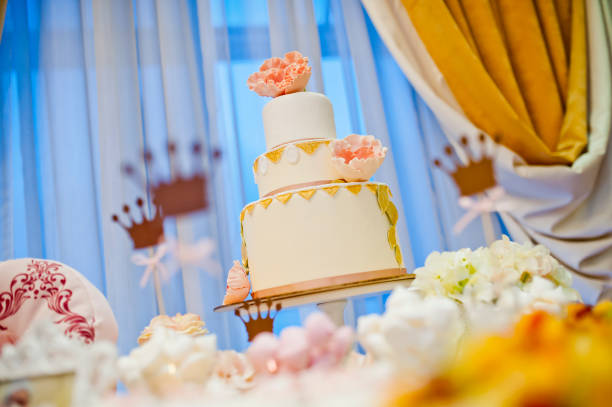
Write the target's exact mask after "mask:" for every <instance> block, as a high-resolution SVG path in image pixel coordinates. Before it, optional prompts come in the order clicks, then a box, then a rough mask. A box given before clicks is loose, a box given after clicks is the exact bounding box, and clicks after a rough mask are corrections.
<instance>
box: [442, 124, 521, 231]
mask: <svg viewBox="0 0 612 407" xmlns="http://www.w3.org/2000/svg"><path fill="white" fill-rule="evenodd" d="M460 141H461V145H462V146H463V147H464V149H465V152H466V154H467V156H468V164H467V165H463V164H462V163H460V162H459V161H458V160H457V158H456V157H455V155H454V154H453V149H452V147H451V146H446V147H445V149H444V152H445V153H446V155H447V156H448V157H449V158H450V159H451V160H452V161H453V164H454V165H455V169H454V170H451V169H449V168H446V167H445V166H444V165H443V164H442V163H441V161H440V160H439V159H435V160H434V165H435V166H436V167H438V168H441V169H442V170H443V171H444V172H446V173H447V174H448V175H450V176H451V177H452V178H453V180H454V181H455V184H456V185H457V188H458V189H459V193H460V195H461V197H460V198H459V206H461V207H462V208H463V209H465V210H467V212H466V213H465V214H464V215H463V216H462V217H461V219H459V221H458V222H457V223H456V224H455V226H454V227H453V232H454V233H455V234H459V233H461V231H462V230H463V229H465V227H466V226H467V225H469V224H470V222H472V221H473V220H474V219H476V218H477V217H478V216H479V215H481V214H485V213H487V212H496V211H498V212H503V211H509V210H511V209H513V207H514V206H513V205H512V203H511V202H509V201H508V200H505V199H504V198H505V197H506V193H505V191H504V189H503V188H502V187H501V186H500V185H498V184H497V181H496V179H495V168H494V166H493V159H492V157H491V156H489V155H487V154H486V150H485V148H486V137H485V135H484V134H482V133H481V134H479V135H478V141H479V142H480V158H479V159H476V158H475V157H474V156H473V155H472V153H471V152H470V151H469V149H468V148H467V147H468V145H469V141H468V138H467V137H465V136H463V137H461V140H460ZM495 142H499V137H496V138H495ZM472 195H476V197H475V198H472V197H471V196H472ZM489 223H490V222H489ZM489 223H486V224H485V223H484V220H483V228H484V231H485V236H489V237H490V238H492V237H493V236H494V234H495V232H494V230H493V228H492V226H491V225H490V224H489Z"/></svg>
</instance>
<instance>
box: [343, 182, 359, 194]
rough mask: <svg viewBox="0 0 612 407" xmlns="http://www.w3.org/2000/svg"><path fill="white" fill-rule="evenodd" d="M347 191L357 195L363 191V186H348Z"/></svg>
mask: <svg viewBox="0 0 612 407" xmlns="http://www.w3.org/2000/svg"><path fill="white" fill-rule="evenodd" d="M346 189H348V190H349V191H351V192H352V193H353V194H355V195H357V194H358V193H359V192H360V191H361V185H359V184H357V185H347V187H346Z"/></svg>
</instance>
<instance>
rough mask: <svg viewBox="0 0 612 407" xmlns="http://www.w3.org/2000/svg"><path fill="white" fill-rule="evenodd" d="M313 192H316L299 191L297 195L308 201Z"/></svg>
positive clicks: (308, 190)
mask: <svg viewBox="0 0 612 407" xmlns="http://www.w3.org/2000/svg"><path fill="white" fill-rule="evenodd" d="M315 192H317V190H316V189H307V190H306V191H299V192H298V194H300V196H301V197H302V198H304V199H305V200H307V201H310V198H312V196H313V195H314V193H315Z"/></svg>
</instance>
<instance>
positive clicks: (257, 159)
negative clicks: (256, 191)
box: [253, 157, 259, 175]
mask: <svg viewBox="0 0 612 407" xmlns="http://www.w3.org/2000/svg"><path fill="white" fill-rule="evenodd" d="M258 168H259V157H257V158H256V159H255V162H254V163H253V174H255V175H257V169H258Z"/></svg>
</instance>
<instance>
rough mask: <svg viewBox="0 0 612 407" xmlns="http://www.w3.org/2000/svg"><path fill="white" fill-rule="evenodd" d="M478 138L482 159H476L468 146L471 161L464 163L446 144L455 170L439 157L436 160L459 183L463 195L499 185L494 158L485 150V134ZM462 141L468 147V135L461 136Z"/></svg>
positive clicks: (467, 152)
mask: <svg viewBox="0 0 612 407" xmlns="http://www.w3.org/2000/svg"><path fill="white" fill-rule="evenodd" d="M478 140H479V142H480V153H481V154H480V159H478V160H476V158H475V157H474V156H473V155H472V154H471V153H470V151H469V149H468V148H465V151H466V154H467V155H468V160H469V161H468V163H467V165H463V164H462V163H461V162H459V160H457V159H456V157H455V155H454V154H453V149H452V147H451V146H446V147H445V148H444V152H445V153H446V155H447V156H448V157H449V158H451V160H452V161H453V164H454V165H455V169H454V170H452V169H449V168H447V167H445V166H444V164H442V162H441V161H440V160H439V159H435V160H434V165H435V166H436V167H438V168H440V169H442V170H443V171H444V172H446V173H447V174H448V175H450V176H451V177H452V178H453V180H454V181H455V184H457V188H459V193H460V194H461V196H470V195H474V194H479V193H482V192H484V191H486V190H487V189H489V188H493V187H494V186H495V185H497V181H496V180H495V170H494V167H493V160H492V159H491V157H490V156H488V155H487V154H486V151H485V146H486V138H485V135H484V134H480V135H479V136H478ZM460 141H461V145H462V146H463V147H468V145H469V140H468V138H467V137H465V136H463V137H461V140H460Z"/></svg>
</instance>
